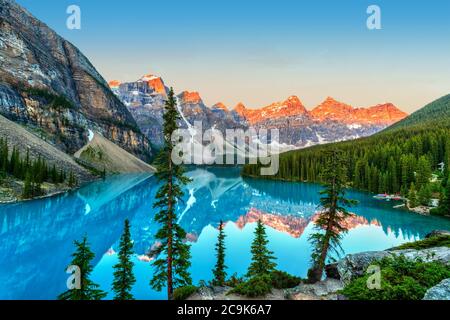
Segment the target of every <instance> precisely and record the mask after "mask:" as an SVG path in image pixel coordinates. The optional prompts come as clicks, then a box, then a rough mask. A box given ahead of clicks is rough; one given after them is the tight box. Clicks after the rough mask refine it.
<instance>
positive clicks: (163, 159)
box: [150, 88, 192, 300]
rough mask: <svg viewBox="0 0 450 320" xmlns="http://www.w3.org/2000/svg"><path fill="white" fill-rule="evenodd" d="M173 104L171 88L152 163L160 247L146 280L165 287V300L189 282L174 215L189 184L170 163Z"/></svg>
mask: <svg viewBox="0 0 450 320" xmlns="http://www.w3.org/2000/svg"><path fill="white" fill-rule="evenodd" d="M176 103H177V102H176V100H175V96H174V93H173V89H172V88H171V89H170V90H169V94H168V97H167V101H166V103H165V113H164V115H163V120H164V129H163V134H164V146H163V147H162V149H161V151H160V153H159V154H158V156H157V158H156V160H155V162H156V165H157V169H158V170H157V172H156V174H155V176H156V177H157V179H158V180H159V181H160V182H161V183H162V185H161V187H160V188H159V190H158V192H157V193H156V202H155V203H154V205H153V207H154V208H159V212H158V213H156V214H155V218H154V219H155V221H156V222H157V223H159V224H160V225H161V229H159V231H158V232H157V233H156V239H157V240H158V241H159V242H160V243H161V245H160V246H158V247H157V248H156V249H155V250H153V251H152V254H153V255H156V256H158V258H157V259H155V260H154V262H153V265H154V267H155V273H154V275H153V278H152V279H151V281H150V285H151V286H152V287H153V288H154V289H156V290H158V291H160V290H161V289H162V288H163V286H166V287H167V296H168V299H169V300H172V299H173V290H174V287H175V288H177V287H182V286H186V285H190V284H191V283H192V279H191V277H190V274H189V272H188V269H189V267H190V265H191V263H190V252H189V249H190V247H189V245H188V244H186V243H185V238H186V232H185V231H184V230H183V229H182V228H181V227H180V226H179V225H178V223H177V217H176V212H175V205H176V203H177V201H181V198H182V196H183V191H182V189H181V186H182V185H185V184H187V183H188V182H189V181H190V179H188V178H187V177H186V176H185V175H184V169H183V167H182V166H180V165H176V164H174V163H173V162H172V150H173V143H172V133H173V132H174V131H175V130H176V129H177V120H178V119H179V118H180V116H179V114H178V111H177V108H176Z"/></svg>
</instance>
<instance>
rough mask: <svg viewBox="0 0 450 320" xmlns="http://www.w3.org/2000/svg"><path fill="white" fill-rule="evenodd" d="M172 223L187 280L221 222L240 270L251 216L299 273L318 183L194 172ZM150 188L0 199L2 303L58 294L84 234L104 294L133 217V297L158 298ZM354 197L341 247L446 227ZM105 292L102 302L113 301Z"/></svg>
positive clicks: (210, 254)
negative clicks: (187, 256) (185, 251)
mask: <svg viewBox="0 0 450 320" xmlns="http://www.w3.org/2000/svg"><path fill="white" fill-rule="evenodd" d="M188 175H189V176H190V177H191V178H193V182H192V183H190V184H189V185H188V186H186V193H185V203H184V204H182V205H180V206H179V207H178V208H177V210H178V216H179V223H180V224H181V225H182V227H183V228H185V230H186V231H187V232H188V239H189V243H190V244H191V254H192V267H191V274H192V277H193V281H194V283H195V284H197V283H198V282H199V281H200V280H210V279H211V277H212V272H211V269H212V267H213V265H214V262H215V257H214V245H215V242H216V237H217V233H218V230H217V226H218V224H219V221H220V220H223V221H224V222H226V226H225V232H226V235H227V238H226V248H227V250H226V264H227V266H228V270H227V271H228V274H230V275H231V274H233V273H237V274H238V275H243V274H244V273H245V271H246V269H247V267H248V264H249V261H250V245H251V241H252V238H253V232H254V229H255V225H256V221H257V220H258V219H261V220H262V221H263V222H264V224H265V225H266V229H267V233H268V236H269V240H270V244H269V246H270V249H271V250H273V251H274V253H275V255H276V257H277V258H278V259H277V263H278V268H279V269H280V270H284V271H287V272H289V273H292V274H295V275H298V276H301V277H304V276H306V272H307V269H308V267H309V264H310V253H311V247H310V245H309V243H308V236H309V235H310V234H311V232H313V227H314V219H315V217H316V212H317V207H318V203H319V202H318V201H319V195H318V191H319V190H320V189H321V188H320V186H319V185H316V184H309V183H288V182H277V181H265V180H255V179H243V178H241V177H240V175H239V170H238V169H237V168H235V169H230V168H213V169H203V168H202V169H193V170H191V171H189V172H188ZM157 188H158V185H157V182H156V180H155V178H154V177H149V176H147V175H118V176H113V177H109V178H107V179H106V180H105V181H98V182H94V183H91V184H89V185H87V186H85V187H83V188H81V189H79V190H77V191H74V192H71V193H67V194H64V195H60V196H56V197H52V198H48V199H42V200H36V201H30V202H24V203H18V204H11V205H0V299H55V298H56V297H57V295H58V294H59V293H61V292H63V291H65V290H66V281H67V277H68V274H66V273H65V269H66V267H67V265H68V264H69V262H70V261H71V254H72V252H73V251H74V246H73V240H75V239H81V238H82V237H83V235H85V234H87V235H88V238H89V242H90V244H91V249H92V250H93V252H94V253H95V260H94V262H93V264H94V265H95V267H94V271H93V273H92V280H94V281H95V282H96V283H98V284H100V286H101V288H102V289H103V290H105V291H110V287H111V282H112V278H113V269H112V266H113V265H114V264H115V263H116V262H117V254H116V253H115V251H116V250H117V249H118V242H119V238H120V235H121V233H122V228H123V221H124V220H125V219H126V218H128V219H129V220H130V222H131V226H132V228H131V233H132V237H133V240H134V250H135V252H136V255H135V256H134V257H133V261H134V262H135V267H134V272H135V274H136V278H137V283H136V285H135V286H134V288H133V293H134V295H135V297H136V298H138V299H165V298H166V292H165V291H163V292H155V291H154V290H152V289H151V288H150V286H149V281H150V278H151V276H152V271H153V270H152V265H151V262H149V261H146V259H145V257H146V256H145V253H146V252H147V251H148V249H149V248H151V247H152V245H154V244H155V239H154V234H155V232H156V231H157V230H158V225H157V224H155V223H154V222H153V216H154V213H155V209H153V208H152V203H153V199H154V195H155V192H156V190H157ZM348 195H349V196H350V197H351V198H353V199H356V200H358V201H359V205H358V206H357V207H355V208H352V212H354V213H355V214H356V216H355V217H353V218H352V219H349V220H348V221H347V225H348V227H349V228H350V231H349V232H348V233H347V234H346V235H345V237H344V239H343V242H342V246H343V249H344V250H345V253H347V254H348V253H355V252H361V251H370V250H384V249H387V248H390V247H392V246H396V245H399V244H401V243H404V242H408V241H413V240H417V239H421V238H423V237H424V236H425V235H426V234H427V233H428V232H430V231H431V230H434V229H447V230H450V220H449V219H445V218H438V217H424V216H421V215H418V214H414V213H410V212H407V211H405V210H399V209H393V208H392V206H393V205H395V203H394V202H386V201H380V200H375V199H373V198H372V195H371V194H368V193H363V192H356V191H350V192H349V193H348ZM112 296H113V295H112V293H110V294H109V295H108V298H112Z"/></svg>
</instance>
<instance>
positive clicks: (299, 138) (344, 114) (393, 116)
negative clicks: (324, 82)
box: [111, 75, 406, 152]
mask: <svg viewBox="0 0 450 320" xmlns="http://www.w3.org/2000/svg"><path fill="white" fill-rule="evenodd" d="M150 81H153V82H154V83H150ZM155 83H156V84H155ZM111 85H112V87H111V88H112V89H113V91H114V92H116V93H117V96H118V97H119V98H120V99H121V100H122V101H123V102H124V104H125V105H126V106H127V107H128V109H129V110H130V111H131V113H132V114H133V116H134V118H135V119H136V121H137V123H138V125H139V127H140V129H141V130H142V131H143V132H144V133H145V134H146V135H147V137H148V138H149V139H150V140H151V141H152V143H154V144H155V145H156V146H159V145H161V143H162V115H163V112H164V100H165V98H166V92H167V90H168V89H167V87H166V86H165V85H164V82H163V80H162V79H161V77H159V76H155V75H146V76H144V77H142V78H141V79H139V80H137V81H136V82H130V83H125V84H120V85H119V88H118V89H117V83H116V82H115V83H112V84H111ZM158 88H159V89H158ZM177 98H178V103H179V110H180V113H181V115H182V121H180V122H179V125H180V127H182V128H186V127H188V126H193V125H194V123H195V122H201V123H202V126H203V130H207V129H211V128H214V129H217V130H219V131H221V132H222V133H223V134H224V135H225V132H226V129H245V130H246V129H249V128H250V127H252V128H255V129H256V130H259V129H278V130H279V150H280V151H281V152H283V151H287V150H291V149H298V148H305V147H309V146H313V145H316V144H323V143H330V142H337V141H343V140H352V139H356V138H360V137H364V136H369V135H372V134H374V133H376V132H378V131H380V130H382V129H384V128H385V127H386V126H388V125H390V124H392V123H394V122H397V121H399V120H401V119H403V118H404V117H405V116H406V114H405V113H403V112H402V111H400V110H399V109H397V108H396V107H395V106H394V105H392V104H390V103H387V104H383V105H377V106H374V107H369V108H353V107H352V106H350V105H347V104H344V103H341V102H338V101H337V100H335V99H333V98H331V97H329V98H327V99H326V100H325V101H324V102H323V103H321V104H320V105H319V106H317V107H315V108H314V109H312V110H311V111H308V110H307V109H306V107H305V106H304V105H303V103H302V102H301V100H300V98H299V97H297V96H295V95H292V96H290V97H288V98H286V99H285V100H281V101H278V102H274V103H271V104H269V105H267V106H264V107H261V108H249V107H247V106H246V105H245V104H244V103H242V102H240V103H238V104H237V105H236V106H235V107H234V108H231V109H230V108H228V107H227V106H226V105H225V104H224V103H222V102H218V103H216V104H214V105H212V106H211V107H209V106H207V105H206V104H205V102H204V100H203V99H202V96H201V94H200V93H199V92H197V91H182V92H181V93H179V94H178V95H177Z"/></svg>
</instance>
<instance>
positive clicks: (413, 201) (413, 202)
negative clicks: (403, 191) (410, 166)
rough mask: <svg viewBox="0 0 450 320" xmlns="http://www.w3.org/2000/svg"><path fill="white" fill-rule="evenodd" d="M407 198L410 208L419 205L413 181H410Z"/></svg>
mask: <svg viewBox="0 0 450 320" xmlns="http://www.w3.org/2000/svg"><path fill="white" fill-rule="evenodd" d="M408 200H409V207H410V208H415V207H417V206H418V205H419V200H418V199H417V192H416V187H415V185H414V183H411V187H410V188H409V192H408Z"/></svg>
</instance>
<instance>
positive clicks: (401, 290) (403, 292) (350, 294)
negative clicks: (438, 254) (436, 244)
mask: <svg viewBox="0 0 450 320" xmlns="http://www.w3.org/2000/svg"><path fill="white" fill-rule="evenodd" d="M372 264H378V265H379V266H380V267H381V289H379V290H377V289H369V288H368V287H367V279H368V277H369V276H370V275H365V276H362V277H359V278H356V279H354V280H353V281H351V282H350V283H349V284H348V285H347V286H346V287H345V288H344V289H343V290H341V292H340V293H342V294H343V295H345V296H346V297H347V298H348V299H350V300H421V299H422V298H423V296H424V295H425V292H426V291H427V290H428V289H429V288H431V287H433V286H435V285H437V284H438V283H439V282H441V281H442V280H443V279H447V278H450V269H449V268H448V267H447V266H446V265H444V264H442V263H439V262H423V261H421V260H419V259H417V260H410V259H407V258H405V257H404V256H399V257H395V258H384V259H382V260H380V261H378V262H373V263H372Z"/></svg>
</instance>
